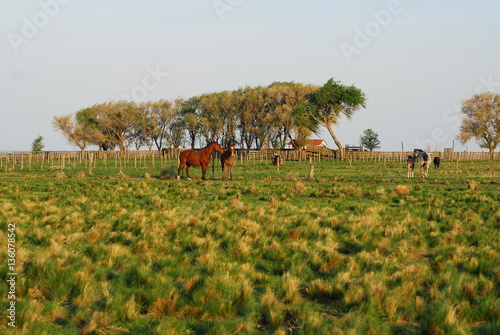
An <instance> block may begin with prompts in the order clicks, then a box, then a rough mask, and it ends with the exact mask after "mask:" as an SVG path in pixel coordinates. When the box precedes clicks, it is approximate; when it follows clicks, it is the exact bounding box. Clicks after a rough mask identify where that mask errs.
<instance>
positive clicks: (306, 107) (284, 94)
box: [52, 79, 364, 150]
mask: <svg viewBox="0 0 500 335" xmlns="http://www.w3.org/2000/svg"><path fill="white" fill-rule="evenodd" d="M362 106H363V107H364V94H363V93H362V92H361V91H360V90H359V89H357V88H355V87H354V86H349V87H345V86H342V85H341V84H339V83H338V82H335V81H333V79H331V80H330V81H328V83H327V84H325V86H323V87H319V86H315V85H306V84H302V83H295V82H274V83H272V84H271V85H268V86H265V87H261V86H257V87H248V86H247V87H242V88H239V89H237V90H234V91H222V92H215V93H206V94H202V95H199V96H194V97H191V98H189V99H187V100H184V99H182V98H179V99H176V100H175V101H168V100H160V101H149V102H143V103H140V104H135V103H131V102H127V101H117V102H106V103H100V104H95V105H93V106H91V107H87V108H84V109H81V110H79V111H77V112H76V113H75V114H74V115H71V114H70V115H63V116H56V117H54V119H53V122H52V123H53V126H54V127H55V129H56V130H59V131H61V132H62V133H63V134H64V135H65V137H66V138H67V139H68V140H69V142H71V143H73V144H75V145H76V146H78V147H79V148H80V149H81V150H85V148H86V147H87V146H88V145H97V146H99V149H100V150H113V149H114V148H119V149H120V150H127V149H129V148H130V147H131V146H135V147H136V148H140V147H142V146H146V147H148V148H149V149H150V150H151V149H152V147H153V146H155V147H156V149H158V150H161V149H162V148H164V147H169V148H177V147H181V146H183V145H186V144H187V145H188V146H191V147H195V146H196V145H197V144H198V145H200V146H203V145H205V144H207V143H210V142H212V141H219V142H220V143H221V144H222V145H223V146H228V145H229V144H230V143H239V144H240V145H241V147H242V148H247V149H250V148H256V149H262V148H277V149H282V148H284V147H285V146H286V145H287V144H288V143H289V142H291V141H292V140H295V141H296V142H299V143H302V142H303V143H305V142H306V141H307V139H308V138H309V137H310V135H311V133H313V132H314V133H317V132H318V131H319V127H320V126H321V125H325V126H326V127H327V129H328V130H329V131H330V133H331V134H333V131H332V130H331V127H330V125H331V124H335V123H336V122H338V116H339V115H340V114H344V115H346V116H347V117H348V118H350V117H351V116H352V114H353V113H354V111H356V110H357V109H359V108H360V107H362ZM328 127H330V128H328ZM336 143H337V142H336ZM339 143H340V142H339ZM340 147H341V146H340Z"/></svg>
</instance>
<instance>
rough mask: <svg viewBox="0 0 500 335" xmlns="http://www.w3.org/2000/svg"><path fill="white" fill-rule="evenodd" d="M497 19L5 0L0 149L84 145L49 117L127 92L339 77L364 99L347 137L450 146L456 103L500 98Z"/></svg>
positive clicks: (229, 2)
mask: <svg viewBox="0 0 500 335" xmlns="http://www.w3.org/2000/svg"><path fill="white" fill-rule="evenodd" d="M217 5H218V6H219V7H216V6H217ZM217 8H219V9H218V10H217ZM498 13H500V1H498V0H495V1H493V0H478V1H474V2H473V1H465V0H462V1H451V0H450V1H439V2H437V1H430V0H421V1H418V0H413V1H411V0H401V1H397V0H390V1H386V0H384V1H367V0H361V1H347V0H343V1H331V0H329V1H326V0H312V1H284V0H278V1H263V0H254V1H250V0H203V1H201V0H198V1H195V0H191V1H186V0H184V1H180V0H179V1H159V0H152V1H145V0H143V1H132V0H129V1H118V0H107V1H96V0H89V1H83V0H72V1H68V0H64V1H63V0H39V1H27V0H4V1H1V2H0V36H1V38H0V64H1V65H0V74H1V75H0V91H1V92H2V93H1V99H0V116H1V120H2V127H1V131H0V150H29V149H30V146H31V142H32V141H33V139H34V138H35V137H36V136H37V135H42V136H44V138H45V141H44V143H45V145H46V149H47V150H73V149H76V148H75V147H73V146H71V145H69V144H68V143H67V142H66V140H65V139H64V138H63V137H62V135H61V134H60V133H57V132H54V130H53V128H52V126H51V121H52V118H53V117H54V116H56V115H63V114H69V113H74V112H76V111H77V110H79V109H81V108H85V107H88V106H91V105H93V104H95V103H100V102H106V101H113V100H120V99H122V98H123V97H124V96H129V97H135V98H137V99H145V100H157V99H162V98H164V99H175V98H176V97H178V96H182V97H184V98H189V97H191V96H193V95H198V94H202V93H206V92H215V91H220V90H233V89H237V88H238V87H241V86H245V85H250V86H256V85H268V84H270V83H272V82H273V81H295V82H302V83H310V84H316V85H322V84H324V83H325V82H326V81H327V80H328V79H329V78H331V77H333V78H335V79H336V80H339V81H341V82H342V83H344V84H346V85H350V84H355V85H356V86H357V87H359V88H361V89H362V90H363V91H364V92H365V93H366V95H367V98H368V101H367V108H366V109H365V110H360V111H358V112H357V113H356V115H355V116H354V117H353V118H352V120H351V121H347V120H342V121H341V122H340V124H339V125H338V126H337V127H336V131H337V134H338V137H339V139H340V140H341V142H342V143H344V144H358V141H359V136H360V134H361V133H362V131H363V130H364V129H366V128H372V129H373V130H374V131H376V132H377V133H379V136H380V139H381V141H382V148H381V150H400V149H401V142H402V141H403V142H404V145H405V149H407V150H410V149H413V148H416V147H423V148H425V147H426V146H430V147H431V149H437V150H442V149H443V148H444V147H451V144H452V141H453V139H454V137H455V135H456V134H457V132H458V125H459V121H458V114H457V112H458V106H459V104H460V103H461V101H462V100H464V99H466V98H468V97H470V96H471V95H473V94H474V93H475V92H476V91H488V90H494V91H496V92H498V91H500V66H499V60H500V43H498V33H499V32H500V20H498ZM33 27H34V30H33ZM30 28H31V29H30ZM343 50H344V51H343ZM346 50H348V51H346ZM353 50H355V51H353ZM349 52H350V53H349ZM151 73H156V75H155V76H152V75H151ZM167 73H168V75H167ZM155 78H156V79H155ZM146 88H147V89H146ZM314 137H323V138H324V139H325V140H326V141H327V142H328V143H329V145H330V146H331V147H334V144H333V141H332V140H331V138H330V137H329V135H328V134H327V133H326V132H324V134H323V135H320V136H314ZM455 146H456V149H457V150H464V149H465V148H466V147H467V148H468V150H470V151H478V150H480V149H479V148H478V146H477V145H476V144H475V142H473V141H471V142H469V143H468V144H467V145H466V146H462V145H460V144H458V143H457V142H456V141H455Z"/></svg>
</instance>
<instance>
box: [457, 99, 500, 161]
mask: <svg viewBox="0 0 500 335" xmlns="http://www.w3.org/2000/svg"><path fill="white" fill-rule="evenodd" d="M462 113H463V119H462V126H461V127H460V133H459V134H458V136H457V139H458V140H459V141H460V142H461V143H462V144H465V143H466V142H467V141H469V140H470V139H471V138H473V137H474V138H475V139H476V141H477V142H478V143H479V145H480V146H481V148H487V149H488V150H489V152H490V159H493V152H494V151H495V149H496V147H497V146H498V144H499V143H500V94H495V93H492V92H487V93H478V94H475V95H474V96H473V97H472V98H469V99H467V100H465V101H464V102H463V103H462Z"/></svg>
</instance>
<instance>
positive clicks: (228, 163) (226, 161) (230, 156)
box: [220, 144, 235, 180]
mask: <svg viewBox="0 0 500 335" xmlns="http://www.w3.org/2000/svg"><path fill="white" fill-rule="evenodd" d="M234 160H235V149H234V144H231V145H230V146H229V149H227V150H225V151H224V152H223V153H222V154H221V155H220V165H221V166H222V180H224V179H225V176H226V167H227V173H228V175H229V180H233V166H234Z"/></svg>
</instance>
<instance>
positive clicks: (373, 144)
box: [359, 129, 380, 151]
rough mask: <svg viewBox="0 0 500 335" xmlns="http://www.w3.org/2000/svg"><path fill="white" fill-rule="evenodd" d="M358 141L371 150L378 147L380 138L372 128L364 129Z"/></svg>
mask: <svg viewBox="0 0 500 335" xmlns="http://www.w3.org/2000/svg"><path fill="white" fill-rule="evenodd" d="M359 142H360V143H361V145H362V146H364V147H366V148H367V149H368V150H370V151H373V149H378V148H380V140H379V139H378V134H377V133H376V132H374V131H373V130H372V129H366V130H364V131H363V135H361V137H360V139H359Z"/></svg>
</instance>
